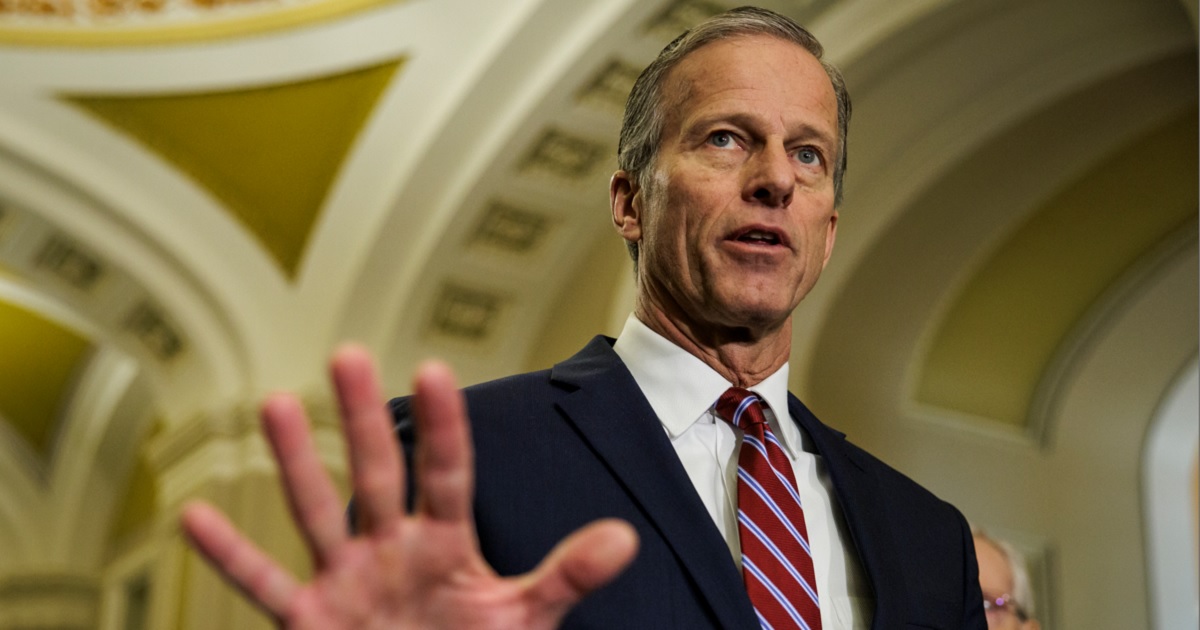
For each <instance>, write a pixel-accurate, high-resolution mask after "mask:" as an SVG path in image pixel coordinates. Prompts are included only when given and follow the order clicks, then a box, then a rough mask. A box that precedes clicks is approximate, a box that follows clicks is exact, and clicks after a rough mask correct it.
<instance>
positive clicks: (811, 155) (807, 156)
mask: <svg viewBox="0 0 1200 630" xmlns="http://www.w3.org/2000/svg"><path fill="white" fill-rule="evenodd" d="M796 159H797V160H800V163H801V164H820V163H821V154H820V153H817V152H816V151H815V150H813V149H800V150H799V151H796Z"/></svg>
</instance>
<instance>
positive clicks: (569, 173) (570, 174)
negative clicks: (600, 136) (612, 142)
mask: <svg viewBox="0 0 1200 630" xmlns="http://www.w3.org/2000/svg"><path fill="white" fill-rule="evenodd" d="M606 146H607V143H604V142H600V141H598V140H594V139H592V138H587V137H584V136H581V135H578V134H574V133H571V132H568V131H564V130H562V129H558V128H550V129H547V130H546V131H544V132H543V133H542V135H541V137H540V138H539V139H538V141H537V142H535V143H534V145H533V148H532V149H530V151H529V154H528V155H527V156H526V157H525V159H524V160H523V161H522V162H521V165H520V166H519V167H518V170H520V171H521V172H527V173H537V172H542V173H549V174H552V175H556V176H558V177H560V178H563V179H566V180H570V181H578V180H581V179H583V178H585V177H587V176H588V175H590V174H592V173H594V172H595V168H596V166H597V165H599V164H600V162H602V161H603V160H604V159H605V157H607V152H606V151H605V147H606Z"/></svg>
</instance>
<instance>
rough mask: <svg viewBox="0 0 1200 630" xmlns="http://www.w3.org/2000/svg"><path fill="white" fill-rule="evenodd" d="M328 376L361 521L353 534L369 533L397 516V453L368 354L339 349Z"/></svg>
mask: <svg viewBox="0 0 1200 630" xmlns="http://www.w3.org/2000/svg"><path fill="white" fill-rule="evenodd" d="M331 372H332V375H333V384H334V388H335V389H336V390H337V397H338V404H339V405H340V407H341V414H342V426H343V428H344V431H345V432H346V443H347V447H348V449H349V452H350V474H351V478H352V485H353V487H354V503H355V509H356V510H357V511H358V516H359V517H360V518H359V521H360V522H359V523H358V529H359V531H363V532H370V531H372V530H373V529H374V528H375V527H376V526H378V525H379V524H382V523H387V522H390V521H392V520H394V519H396V518H397V517H399V516H400V515H401V513H402V511H401V505H403V503H404V467H403V465H402V461H401V455H400V449H399V446H398V445H397V444H396V438H395V435H394V434H393V433H392V422H391V416H390V415H389V414H388V413H387V408H386V407H385V406H384V402H383V396H382V394H381V392H380V387H379V378H378V376H377V375H376V372H375V366H374V364H373V362H372V361H371V355H370V353H368V352H367V350H366V349H364V348H362V347H361V346H356V345H345V346H342V347H341V348H339V349H338V350H337V351H336V352H335V353H334V356H333V361H332V365H331Z"/></svg>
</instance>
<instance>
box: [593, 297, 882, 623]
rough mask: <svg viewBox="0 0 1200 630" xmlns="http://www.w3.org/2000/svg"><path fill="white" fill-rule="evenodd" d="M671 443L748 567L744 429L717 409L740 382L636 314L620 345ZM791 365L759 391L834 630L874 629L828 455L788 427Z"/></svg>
mask: <svg viewBox="0 0 1200 630" xmlns="http://www.w3.org/2000/svg"><path fill="white" fill-rule="evenodd" d="M613 350H615V351H616V353H617V356H619V357H621V361H623V362H624V363H625V366H626V367H628V368H629V371H630V373H632V374H633V379H634V380H635V381H637V384H638V387H639V388H640V389H641V390H642V393H643V394H644V395H645V396H646V399H647V400H648V401H649V402H650V406H651V407H652V408H653V409H654V412H655V413H656V414H657V415H658V418H659V420H660V421H661V422H662V425H663V429H664V430H665V431H666V432H667V435H668V436H669V437H670V438H671V444H672V445H673V446H674V447H675V452H676V453H677V454H678V455H679V460H680V461H681V462H683V467H684V469H686V470H687V474H688V477H690V478H691V480H692V483H693V484H694V485H695V486H696V492H697V493H699V495H700V500H701V501H703V502H704V506H705V507H706V508H708V513H709V515H710V516H712V519H713V522H715V523H716V525H717V529H718V530H720V532H721V535H723V536H724V537H725V543H726V544H727V545H729V551H730V553H731V554H733V559H734V562H735V563H737V565H738V567H739V569H740V567H741V559H742V551H741V542H740V541H739V540H738V527H737V466H738V449H739V447H740V445H741V441H742V431H741V429H738V428H736V427H734V426H732V425H730V424H729V423H728V422H725V421H724V420H722V419H721V418H720V417H719V416H717V415H716V411H715V410H714V409H713V405H715V404H716V402H717V398H719V397H720V396H721V394H723V393H724V392H725V390H727V389H729V388H730V387H731V386H732V384H731V383H730V382H729V381H726V380H725V378H724V377H722V376H721V375H720V374H718V373H717V372H716V371H715V370H713V369H712V368H711V367H709V366H708V365H706V364H705V363H704V362H703V361H701V360H700V359H699V358H697V357H695V356H693V355H692V354H690V353H688V352H687V351H686V350H684V349H683V348H680V347H679V346H677V345H675V344H674V343H672V342H671V341H669V340H668V339H666V338H665V337H663V336H661V335H659V334H658V333H656V332H654V331H653V330H650V328H649V327H647V326H646V325H645V324H643V323H642V322H641V321H640V320H638V319H637V317H635V316H633V315H630V316H629V319H628V320H626V322H625V328H624V330H622V331H621V336H620V337H619V338H618V339H617V343H616V345H615V346H614V347H613ZM787 385H788V366H787V364H786V363H785V364H784V365H783V367H781V368H779V370H778V371H776V372H775V373H774V374H772V375H771V376H769V377H767V378H766V379H765V380H764V381H763V382H761V383H759V384H758V385H755V386H754V387H752V388H751V390H752V391H754V393H756V394H758V396H759V398H761V399H762V400H765V401H766V403H767V405H768V406H769V409H766V410H765V411H766V414H765V415H766V417H767V422H768V424H770V426H771V431H772V432H774V433H775V435H776V436H777V437H778V438H780V441H781V442H782V443H783V447H784V452H785V453H787V455H788V458H789V459H790V460H791V462H792V469H793V471H794V473H795V476H796V485H797V490H798V491H799V493H800V501H801V504H802V505H803V506H804V523H805V526H806V527H807V528H808V540H809V546H810V548H811V549H812V556H813V557H812V559H813V570H814V572H815V573H816V580H817V593H818V597H819V598H820V602H821V625H822V626H823V627H824V628H825V629H826V630H834V629H838V630H840V629H846V630H857V629H858V628H868V627H870V625H871V615H872V611H873V608H874V600H873V599H872V597H871V590H870V587H869V586H868V584H867V581H866V579H865V577H864V576H863V573H862V567H861V565H860V564H859V561H858V555H857V553H856V552H855V550H854V545H853V543H852V542H851V540H850V534H849V532H848V531H847V529H846V523H845V518H844V517H843V516H842V510H841V507H840V506H839V505H838V503H837V497H836V495H835V494H834V491H833V482H832V481H831V480H830V478H829V471H828V470H826V468H825V465H824V463H823V462H822V458H821V456H820V455H818V454H817V453H816V448H814V447H813V445H812V442H811V440H810V438H809V437H808V436H807V435H806V434H805V433H804V432H803V431H801V430H800V427H799V426H798V425H797V424H796V423H795V422H780V421H779V419H778V418H777V417H776V415H775V414H776V413H783V414H785V415H786V413H787V409H788V393H787Z"/></svg>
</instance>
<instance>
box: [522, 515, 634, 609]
mask: <svg viewBox="0 0 1200 630" xmlns="http://www.w3.org/2000/svg"><path fill="white" fill-rule="evenodd" d="M637 549H638V535H637V532H636V531H634V529H633V526H632V525H630V524H629V523H626V522H625V521H621V520H617V519H605V520H601V521H596V522H594V523H591V524H590V525H587V526H585V527H583V528H582V529H579V530H577V531H575V533H573V534H571V535H570V536H568V537H566V538H565V539H563V541H562V542H560V543H558V545H557V546H555V547H554V549H553V550H552V551H551V552H550V555H548V556H546V558H545V559H544V560H542V563H541V564H540V565H538V567H537V568H536V569H534V570H533V572H532V573H530V574H528V575H527V576H526V579H527V580H528V581H529V588H528V591H527V595H526V597H527V599H528V600H529V604H530V612H531V613H532V614H533V616H542V615H543V614H544V615H546V616H547V617H549V618H551V619H554V620H555V621H557V620H558V619H561V618H562V617H564V616H566V614H567V611H569V610H570V609H571V607H572V606H574V605H575V604H577V603H579V600H581V599H583V597H584V596H585V595H587V594H588V593H591V592H592V591H594V590H596V589H598V588H600V587H601V586H604V585H605V584H608V583H609V582H611V581H612V580H613V579H614V578H616V577H617V575H618V574H619V573H620V572H621V571H623V570H624V569H625V567H627V566H629V563H630V562H632V561H633V558H634V556H635V555H636V554H637ZM539 609H541V610H540V611H539ZM555 625H556V624H555Z"/></svg>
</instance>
